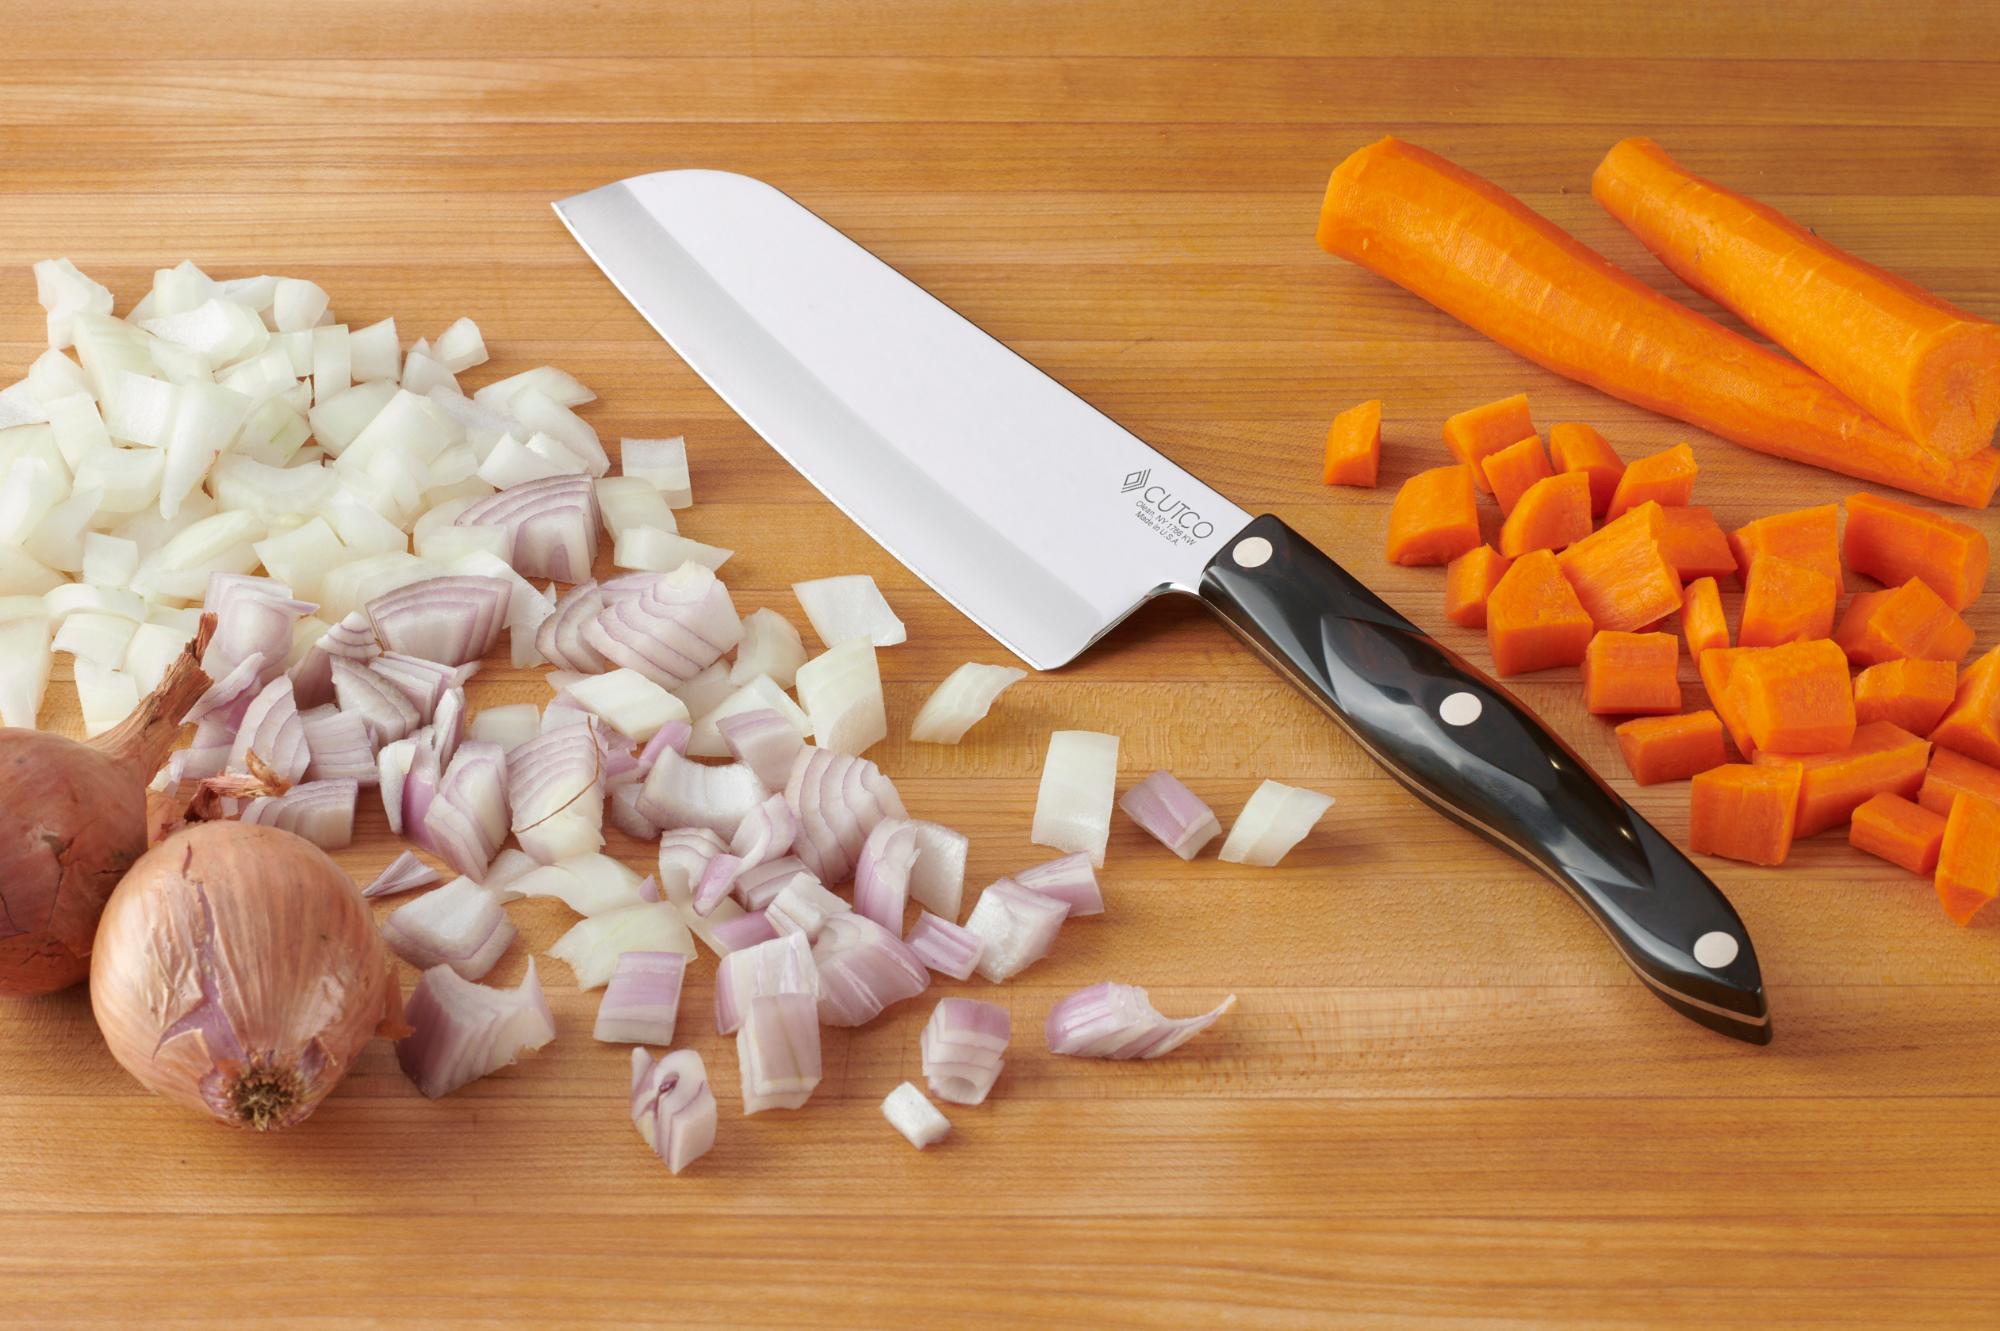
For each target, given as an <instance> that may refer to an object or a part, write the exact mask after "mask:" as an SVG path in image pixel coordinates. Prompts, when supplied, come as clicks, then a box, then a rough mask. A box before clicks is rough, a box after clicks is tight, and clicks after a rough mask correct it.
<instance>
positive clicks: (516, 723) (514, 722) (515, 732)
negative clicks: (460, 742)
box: [465, 702, 542, 749]
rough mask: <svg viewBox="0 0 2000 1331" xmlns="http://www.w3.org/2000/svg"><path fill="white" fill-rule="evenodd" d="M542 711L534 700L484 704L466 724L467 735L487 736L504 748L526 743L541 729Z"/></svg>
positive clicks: (481, 738) (481, 737)
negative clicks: (469, 722)
mask: <svg viewBox="0 0 2000 1331" xmlns="http://www.w3.org/2000/svg"><path fill="white" fill-rule="evenodd" d="M541 728H542V727H541V713H540V712H539V711H538V710H537V709H536V707H535V705H534V704H533V703H531V702H516V703H507V704H505V705H503V706H500V707H482V708H480V709H479V710H478V711H477V712H475V713H474V714H473V717H472V723H471V725H469V726H468V727H467V728H466V732H465V735H466V738H467V739H479V740H487V741H489V742H491V743H494V744H498V745H499V746H500V747H501V748H503V749H511V748H513V747H514V746H515V745H517V744H525V743H527V742H528V741H529V740H531V739H533V738H534V737H535V736H536V735H538V734H540V733H541Z"/></svg>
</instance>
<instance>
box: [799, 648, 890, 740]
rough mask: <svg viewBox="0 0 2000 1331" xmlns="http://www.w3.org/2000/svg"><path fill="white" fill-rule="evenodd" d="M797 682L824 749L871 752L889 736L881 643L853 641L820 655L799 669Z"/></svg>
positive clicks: (802, 699)
mask: <svg viewBox="0 0 2000 1331" xmlns="http://www.w3.org/2000/svg"><path fill="white" fill-rule="evenodd" d="M797 682H798V692H799V705H800V706H802V707H804V708H805V709H806V713H807V715H809V716H811V717H812V728H813V735H814V738H815V740H816V742H817V743H818V744H819V746H820V747H821V748H823V749H835V750H838V751H839V752H841V753H856V754H858V753H865V752H866V751H867V750H868V748H869V746H871V745H873V744H875V743H877V742H878V741H880V740H884V739H887V738H888V737H889V713H888V709H887V707H886V706H885V705H884V703H883V701H882V672H881V670H880V668H879V667H878V666H877V664H876V661H875V645H874V644H873V643H871V642H869V641H868V640H867V639H865V638H854V639H850V640H849V641H847V642H844V643H841V644H840V645H839V646H836V647H832V648H829V649H828V650H826V651H824V652H822V653H820V654H819V655H818V656H816V657H814V658H813V659H812V660H810V661H808V662H806V663H805V664H804V665H802V666H800V667H799V673H798V681H797Z"/></svg>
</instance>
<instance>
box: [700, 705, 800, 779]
mask: <svg viewBox="0 0 2000 1331" xmlns="http://www.w3.org/2000/svg"><path fill="white" fill-rule="evenodd" d="M710 716H711V717H714V713H713V712H711V713H710ZM714 719H715V732H716V735H717V736H718V737H719V738H720V739H721V740H722V747H723V748H725V749H726V750H728V752H729V756H730V757H732V758H734V759H736V761H738V762H740V763H742V764H743V765H744V766H746V767H748V768H749V769H750V770H751V771H753V772H755V773H756V774H757V779H758V780H759V781H761V782H763V783H764V785H765V786H766V787H768V788H769V789H772V790H780V789H783V788H784V785H785V782H786V780H787V779H789V778H790V776H791V772H792V765H793V764H794V763H795V762H797V761H798V756H799V754H800V752H801V751H802V750H804V748H805V740H804V739H802V738H801V737H800V735H799V732H798V728H797V727H796V726H794V725H793V724H792V722H791V721H790V720H789V719H787V718H786V716H785V715H784V714H783V713H782V712H779V711H777V710H775V709H773V708H768V707H760V708H754V709H750V710H745V711H738V712H731V713H729V714H728V715H725V716H721V717H714ZM692 740H693V734H692V732H690V734H689V741H690V743H692Z"/></svg>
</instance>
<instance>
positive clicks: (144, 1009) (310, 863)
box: [90, 822, 404, 1131]
mask: <svg viewBox="0 0 2000 1331" xmlns="http://www.w3.org/2000/svg"><path fill="white" fill-rule="evenodd" d="M90 1005H91V1009H92V1011H93V1012H94V1013H95V1014H96V1016H97V1025H98V1028H99V1029H100V1030H101V1031H103V1033H104V1040H105V1043H106V1044H108V1045H109V1046H110V1047H111V1053H112V1055H113V1056H114V1057H116V1058H117V1060H118V1061H119V1063H120V1064H122V1065H123V1066H124V1068H125V1070H126V1071H127V1072H130V1073H131V1074H132V1075H133V1076H134V1077H135V1078H137V1079H138V1081H139V1083H140V1084H141V1085H143V1086H144V1087H146V1089H147V1090H149V1091H152V1092H153V1093H154V1094H156V1095H161V1096H164V1097H166V1098H167V1099H169V1100H172V1101H175V1102H176V1103H178V1104H183V1105H186V1106H187V1107H188V1108H190V1109H193V1110H195V1111H197V1112H199V1113H203V1114H206V1115H208V1116H210V1117H212V1118H214V1119H216V1120H217V1121H218V1122H222V1123H226V1124H228V1125H230V1126H231V1127H241V1128H254V1129H257V1130H260V1131H265V1130H270V1129H275V1128H283V1127H289V1126H291V1125H293V1124H295V1123H297V1122H299V1121H300V1120H302V1119H304V1118H306V1117H307V1116H308V1115H310V1114H311V1113H312V1111H313V1110H314V1108H315V1107H317V1105H318V1104H319V1102H320V1101H321V1100H322V1099H324V1098H325V1097H326V1095H327V1093H328V1092H329V1091H331V1090H332V1089H333V1088H334V1086H335V1085H336V1084H337V1083H338V1082H339V1081H340V1079H341V1077H342V1076H344V1075H345V1074H346V1072H347V1070H348V1068H349V1067H350V1066H351V1065H352V1064H353V1062H354V1058H355V1056H356V1055H357V1054H358V1053H359V1052H360V1051H361V1049H362V1048H363V1047H364V1046H365V1045H366V1044H367V1043H368V1042H369V1041H370V1040H371V1039H373V1038H374V1037H375V1036H376V1035H377V1034H378V1033H380V1034H385V1035H386V1034H394V1033H397V1032H399V1031H401V1030H403V1029H404V1028H403V1026H402V994H401V992H400V990H399V987H398V985H397V983H396V971H395V963H394V962H393V961H392V960H391V958H390V955H389V949H388V945H387V944H385V943H384V942H383V941H382V936H381V935H380V934H379V933H378V932H377V931H376V928H375V919H374V915H373V913H372V912H371V911H370V909H369V907H368V904H367V902H365V901H364V900H363V899H362V896H361V890H360V889H359V888H357V887H356V886H355V885H354V881H353V880H352V879H350V878H349V877H348V876H347V875H346V874H345V873H344V872H342V871H341V869H340V867H339V866H338V865H336V864H335V863H334V862H333V861H332V860H331V859H329V858H328V857H327V855H326V853H325V852H324V851H322V850H320V849H319V848H318V847H317V846H315V845H313V844H312V843H311V842H309V841H306V840H304V839H303V838H301V837H297V836H294V835H293V834H292V833H290V832H284V831H280V830H278V829H277V828H274V827H263V826H258V825H255V824H247V823H235V822H217V823H198V824H195V825H193V826H190V827H186V828H183V829H182V830H180V831H178V832H176V833H174V834H173V835H172V836H170V837H168V838H167V839H166V840H165V841H162V842H161V843H160V844H159V845H157V846H155V847H154V848H153V849H152V850H150V851H148V852H147V853H146V854H145V855H144V856H143V857H141V858H140V860H139V862H138V863H136V864H134V865H133V866H132V870H131V872H130V873H128V874H126V875H125V880H124V881H123V882H122V883H120V884H119V885H118V890H117V891H116V892H114V893H112V895H111V900H110V903H109V904H108V905H107V906H106V907H105V910H104V918H103V921H102V922H101V923H100V924H99V925H98V929H97V943H96V949H95V952H94V953H93V955H92V957H91V965H90Z"/></svg>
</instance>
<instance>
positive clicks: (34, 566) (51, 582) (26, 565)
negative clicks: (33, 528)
mask: <svg viewBox="0 0 2000 1331" xmlns="http://www.w3.org/2000/svg"><path fill="white" fill-rule="evenodd" d="M67 585H68V584H66V583H64V582H63V578H62V574H60V573H58V572H56V571H55V570H54V569H52V568H50V567H48V566H47V565H46V564H44V563H42V562H41V561H40V560H38V559H35V558H33V557H32V556H30V555H29V554H27V553H26V552H25V551H22V550H19V549H16V548H15V547H13V546H8V545H0V596H39V595H41V594H42V593H43V592H46V591H49V590H51V589H53V588H56V587H62V586H67Z"/></svg>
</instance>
